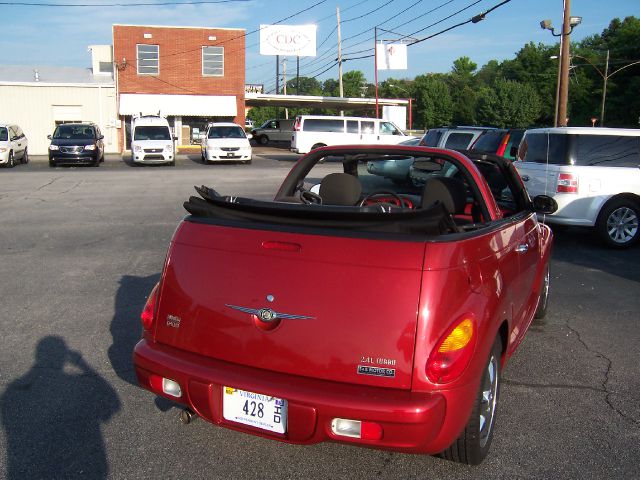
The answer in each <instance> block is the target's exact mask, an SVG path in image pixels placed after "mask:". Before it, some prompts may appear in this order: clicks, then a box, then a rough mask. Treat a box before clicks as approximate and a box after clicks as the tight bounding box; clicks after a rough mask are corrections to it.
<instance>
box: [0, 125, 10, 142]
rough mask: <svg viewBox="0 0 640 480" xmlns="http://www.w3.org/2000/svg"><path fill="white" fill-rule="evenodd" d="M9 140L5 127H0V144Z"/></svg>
mask: <svg viewBox="0 0 640 480" xmlns="http://www.w3.org/2000/svg"><path fill="white" fill-rule="evenodd" d="M7 140H9V132H7V129H6V127H0V142H6V141H7Z"/></svg>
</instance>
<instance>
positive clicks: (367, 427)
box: [331, 418, 382, 440]
mask: <svg viewBox="0 0 640 480" xmlns="http://www.w3.org/2000/svg"><path fill="white" fill-rule="evenodd" d="M331 431H332V432H333V433H334V435H338V436H340V437H350V438H361V439H363V440H380V439H381V438H382V426H381V425H379V424H377V423H373V422H362V421H360V420H347V419H345V418H334V419H333V421H332V422H331Z"/></svg>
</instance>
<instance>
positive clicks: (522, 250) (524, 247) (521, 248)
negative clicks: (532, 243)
mask: <svg viewBox="0 0 640 480" xmlns="http://www.w3.org/2000/svg"><path fill="white" fill-rule="evenodd" d="M527 251H529V245H527V244H526V243H522V244H520V245H518V246H517V247H516V252H518V253H525V252H527Z"/></svg>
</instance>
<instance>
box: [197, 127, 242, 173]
mask: <svg viewBox="0 0 640 480" xmlns="http://www.w3.org/2000/svg"><path fill="white" fill-rule="evenodd" d="M250 139H251V134H248V135H247V134H246V133H245V131H244V128H242V127H241V126H240V125H238V124H236V123H210V124H209V125H207V135H206V137H205V139H204V140H203V141H202V144H201V148H200V153H201V155H202V162H203V163H205V164H207V163H212V162H223V161H234V162H242V163H251V155H252V153H251V145H250V144H249V140H250Z"/></svg>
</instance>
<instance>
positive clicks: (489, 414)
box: [441, 337, 502, 465]
mask: <svg viewBox="0 0 640 480" xmlns="http://www.w3.org/2000/svg"><path fill="white" fill-rule="evenodd" d="M501 353H502V343H501V341H500V337H496V339H495V341H494V342H493V347H492V348H491V353H490V354H489V359H488V360H487V364H486V366H485V368H484V370H483V372H482V378H481V379H480V389H479V391H478V395H477V396H476V401H475V403H474V405H473V410H472V411H471V417H470V418H469V421H468V422H467V425H466V426H465V427H464V430H463V431H462V433H461V434H460V436H459V437H458V438H457V439H456V441H455V442H453V443H452V444H451V446H450V447H449V448H447V449H446V450H445V451H443V452H442V453H441V456H442V457H443V458H446V459H447V460H451V461H453V462H458V463H465V464H467V465H479V464H480V463H482V461H483V460H484V459H485V457H486V456H487V453H489V447H490V446H491V440H492V439H493V428H494V425H495V418H496V411H497V406H498V398H499V396H500V374H501V372H500V357H501Z"/></svg>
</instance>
